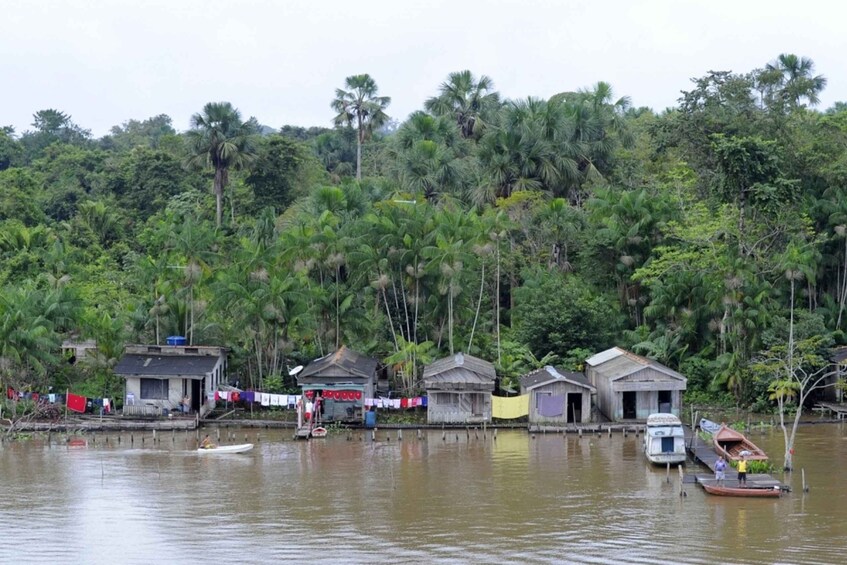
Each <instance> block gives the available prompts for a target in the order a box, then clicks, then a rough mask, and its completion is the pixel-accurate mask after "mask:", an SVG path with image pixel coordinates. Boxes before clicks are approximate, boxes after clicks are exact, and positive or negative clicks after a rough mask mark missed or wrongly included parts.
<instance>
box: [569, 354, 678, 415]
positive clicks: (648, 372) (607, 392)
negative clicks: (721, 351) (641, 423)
mask: <svg viewBox="0 0 847 565" xmlns="http://www.w3.org/2000/svg"><path fill="white" fill-rule="evenodd" d="M585 375H586V377H588V380H589V381H590V382H591V384H592V385H593V386H594V387H595V388H596V389H597V402H596V403H597V407H598V409H599V410H600V412H601V413H602V414H603V415H604V416H605V417H606V418H608V419H609V420H610V421H612V422H617V421H620V420H646V419H647V416H649V415H650V414H655V413H659V412H664V413H669V414H673V415H675V416H679V410H680V406H681V404H682V393H683V391H684V390H685V387H686V382H687V379H686V378H685V377H684V376H683V375H681V374H679V373H677V372H676V371H674V370H673V369H670V368H668V367H665V366H664V365H662V364H661V363H659V362H658V361H655V360H653V359H647V358H646V357H641V356H640V355H636V354H634V353H631V352H629V351H626V350H624V349H621V348H620V347H613V348H612V349H607V350H606V351H602V352H600V353H598V354H597V355H594V356H593V357H591V358H589V359H588V360H587V361H586V362H585Z"/></svg>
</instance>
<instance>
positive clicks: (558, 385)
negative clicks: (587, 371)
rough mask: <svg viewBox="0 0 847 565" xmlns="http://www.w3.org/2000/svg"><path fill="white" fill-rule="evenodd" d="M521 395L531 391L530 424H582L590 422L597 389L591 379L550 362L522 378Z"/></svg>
mask: <svg viewBox="0 0 847 565" xmlns="http://www.w3.org/2000/svg"><path fill="white" fill-rule="evenodd" d="M520 383H521V394H529V423H530V424H547V425H561V424H583V423H588V422H590V421H591V397H592V395H593V394H594V393H595V392H597V389H595V388H594V386H592V384H591V383H590V382H589V381H588V378H587V377H586V376H585V375H584V374H582V373H575V372H573V371H567V370H565V369H559V368H556V367H551V366H550V365H547V366H546V367H543V368H541V369H537V370H535V371H532V372H531V373H528V374H526V375H524V376H522V377H521V378H520Z"/></svg>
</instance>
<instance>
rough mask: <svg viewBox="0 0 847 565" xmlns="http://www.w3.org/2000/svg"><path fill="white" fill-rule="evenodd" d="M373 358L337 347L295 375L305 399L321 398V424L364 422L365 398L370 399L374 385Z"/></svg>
mask: <svg viewBox="0 0 847 565" xmlns="http://www.w3.org/2000/svg"><path fill="white" fill-rule="evenodd" d="M377 366H378V362H377V360H376V359H372V358H370V357H367V356H365V355H363V354H361V353H358V352H356V351H353V350H351V349H348V348H347V347H346V346H341V348H340V349H338V350H337V351H334V352H333V353H330V354H329V355H325V356H323V357H321V358H319V359H315V360H314V361H312V362H311V363H309V364H308V365H307V366H306V368H305V369H303V370H302V371H301V372H300V373H299V374H298V375H297V384H298V386H300V387H301V388H302V389H303V393H304V394H306V395H307V396H309V397H312V398H315V397H317V396H320V397H321V403H322V409H321V416H320V417H321V420H322V421H324V422H332V421H347V422H359V421H364V419H365V412H364V406H365V399H366V398H373V397H374V392H375V390H376V382H377Z"/></svg>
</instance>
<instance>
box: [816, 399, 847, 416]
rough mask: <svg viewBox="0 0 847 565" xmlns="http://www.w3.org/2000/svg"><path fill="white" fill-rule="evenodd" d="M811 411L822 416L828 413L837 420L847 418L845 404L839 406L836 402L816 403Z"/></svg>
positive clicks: (846, 406)
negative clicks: (817, 412)
mask: <svg viewBox="0 0 847 565" xmlns="http://www.w3.org/2000/svg"><path fill="white" fill-rule="evenodd" d="M813 410H815V411H819V412H820V413H821V415H823V413H824V412H830V413H832V414H834V415H835V417H836V418H838V419H839V420H843V419H844V418H847V404H839V403H837V402H818V403H817V404H816V405H815V407H814V408H813Z"/></svg>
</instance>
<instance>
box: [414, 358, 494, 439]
mask: <svg viewBox="0 0 847 565" xmlns="http://www.w3.org/2000/svg"><path fill="white" fill-rule="evenodd" d="M496 376H497V375H496V373H495V371H494V365H492V364H491V363H489V362H488V361H483V360H482V359H479V358H477V357H474V356H473V355H466V354H463V353H457V354H455V355H451V356H450V357H445V358H443V359H439V360H438V361H435V362H433V363H431V364H429V365H427V366H426V367H424V374H423V378H424V388H426V394H427V415H426V419H427V423H429V424H464V423H480V422H490V421H491V393H492V392H493V391H494V380H495V378H496Z"/></svg>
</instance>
